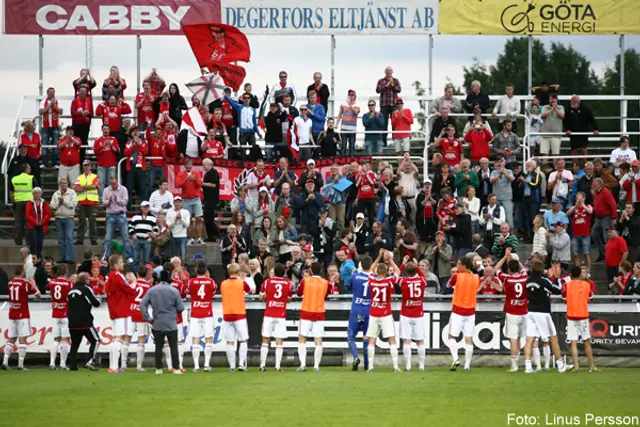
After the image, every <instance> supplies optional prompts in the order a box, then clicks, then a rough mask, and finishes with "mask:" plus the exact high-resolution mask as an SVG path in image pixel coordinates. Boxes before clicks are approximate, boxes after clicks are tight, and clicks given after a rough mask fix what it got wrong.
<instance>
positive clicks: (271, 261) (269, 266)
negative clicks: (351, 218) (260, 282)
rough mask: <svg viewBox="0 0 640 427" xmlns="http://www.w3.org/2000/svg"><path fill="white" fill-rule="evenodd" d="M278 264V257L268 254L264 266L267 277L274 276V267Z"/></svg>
mask: <svg viewBox="0 0 640 427" xmlns="http://www.w3.org/2000/svg"><path fill="white" fill-rule="evenodd" d="M275 265H276V259H275V258H274V257H272V256H268V257H267V258H266V259H265V260H264V267H263V269H262V270H263V271H264V274H263V276H264V278H266V279H270V278H271V277H273V267H274V266H275Z"/></svg>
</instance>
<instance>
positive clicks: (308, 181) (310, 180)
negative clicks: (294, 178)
mask: <svg viewBox="0 0 640 427" xmlns="http://www.w3.org/2000/svg"><path fill="white" fill-rule="evenodd" d="M304 183H305V184H308V183H312V184H315V183H316V182H315V181H314V180H312V179H311V178H309V179H307V180H306V181H305V182H304Z"/></svg>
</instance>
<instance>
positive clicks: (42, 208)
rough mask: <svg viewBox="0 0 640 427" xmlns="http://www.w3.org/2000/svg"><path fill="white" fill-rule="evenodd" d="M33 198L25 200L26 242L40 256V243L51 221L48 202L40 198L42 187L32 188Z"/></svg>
mask: <svg viewBox="0 0 640 427" xmlns="http://www.w3.org/2000/svg"><path fill="white" fill-rule="evenodd" d="M32 194H33V199H32V200H29V201H28V202H27V206H26V209H25V217H26V220H27V242H28V243H29V251H30V252H31V253H32V254H35V255H37V256H38V257H42V243H43V242H44V235H45V234H47V231H48V229H49V222H50V221H51V208H50V207H49V203H47V202H45V201H44V200H43V199H42V189H41V188H40V187H35V188H34V189H33V192H32Z"/></svg>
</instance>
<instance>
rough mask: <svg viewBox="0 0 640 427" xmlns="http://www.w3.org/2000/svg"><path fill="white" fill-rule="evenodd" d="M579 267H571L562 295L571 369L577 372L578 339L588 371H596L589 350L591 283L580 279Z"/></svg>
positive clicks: (578, 367)
mask: <svg viewBox="0 0 640 427" xmlns="http://www.w3.org/2000/svg"><path fill="white" fill-rule="evenodd" d="M581 274H582V271H581V268H580V267H576V266H573V267H571V281H570V282H569V283H567V285H566V288H565V292H566V295H563V296H564V297H565V298H566V300H567V339H568V340H569V341H571V357H572V358H573V370H574V371H576V372H578V371H579V370H580V365H579V364H578V340H579V339H582V340H583V341H584V353H585V354H586V356H587V361H588V362H589V372H596V371H598V368H596V365H595V363H594V362H593V352H592V350H591V333H590V332H591V331H590V330H589V329H590V326H589V298H591V295H593V294H592V293H591V285H590V284H589V283H588V282H586V281H584V280H580V275H581Z"/></svg>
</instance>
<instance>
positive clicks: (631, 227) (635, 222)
mask: <svg viewBox="0 0 640 427" xmlns="http://www.w3.org/2000/svg"><path fill="white" fill-rule="evenodd" d="M616 230H618V234H619V235H620V236H621V237H622V238H624V240H625V242H627V247H628V248H629V257H628V258H627V261H629V262H630V263H632V264H633V263H634V262H636V261H637V260H638V252H639V251H640V246H638V244H637V242H638V241H639V240H640V216H638V215H636V214H635V207H634V205H633V203H631V202H627V203H626V204H625V207H624V210H623V211H622V213H621V214H620V219H619V220H618V222H617V223H616Z"/></svg>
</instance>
